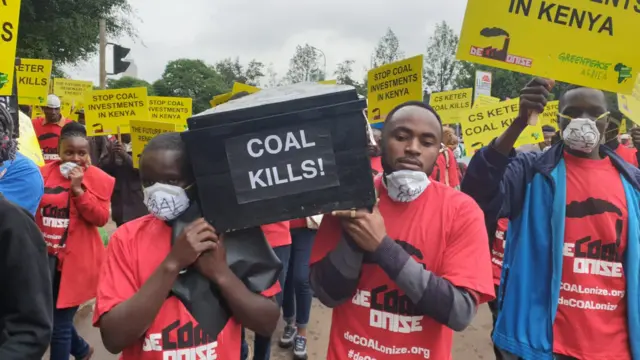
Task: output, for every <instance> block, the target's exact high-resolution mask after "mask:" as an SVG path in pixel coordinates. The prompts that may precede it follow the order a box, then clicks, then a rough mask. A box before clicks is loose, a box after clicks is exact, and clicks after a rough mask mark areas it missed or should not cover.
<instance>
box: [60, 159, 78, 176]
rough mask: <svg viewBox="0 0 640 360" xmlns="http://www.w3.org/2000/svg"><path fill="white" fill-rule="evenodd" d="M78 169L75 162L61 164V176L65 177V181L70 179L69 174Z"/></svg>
mask: <svg viewBox="0 0 640 360" xmlns="http://www.w3.org/2000/svg"><path fill="white" fill-rule="evenodd" d="M76 167H78V164H76V163H74V162H65V163H62V164H60V174H62V176H64V178H65V179H68V178H69V173H70V172H71V170H73V169H75V168H76Z"/></svg>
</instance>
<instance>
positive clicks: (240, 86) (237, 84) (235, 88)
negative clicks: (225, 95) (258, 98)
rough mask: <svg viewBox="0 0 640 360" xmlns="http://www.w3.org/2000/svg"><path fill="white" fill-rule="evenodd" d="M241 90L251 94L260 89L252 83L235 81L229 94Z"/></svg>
mask: <svg viewBox="0 0 640 360" xmlns="http://www.w3.org/2000/svg"><path fill="white" fill-rule="evenodd" d="M243 91H244V92H248V93H249V94H253V93H256V92H258V91H260V88H258V87H255V86H252V85H247V84H243V83H240V82H237V81H236V82H234V83H233V88H232V89H231V95H235V94H237V93H240V92H243Z"/></svg>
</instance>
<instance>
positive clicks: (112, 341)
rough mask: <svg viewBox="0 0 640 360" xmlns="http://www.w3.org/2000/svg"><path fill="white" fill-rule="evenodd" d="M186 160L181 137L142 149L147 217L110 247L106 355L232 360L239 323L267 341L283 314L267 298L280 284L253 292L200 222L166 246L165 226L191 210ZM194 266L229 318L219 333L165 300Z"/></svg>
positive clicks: (102, 288)
mask: <svg viewBox="0 0 640 360" xmlns="http://www.w3.org/2000/svg"><path fill="white" fill-rule="evenodd" d="M186 156H187V155H186V148H185V146H184V144H183V143H182V141H181V139H180V134H178V133H165V134H160V135H158V136H156V137H155V138H153V139H152V140H151V141H150V142H149V144H147V146H146V148H145V150H144V152H143V155H142V157H141V162H140V176H141V180H142V183H143V186H144V192H145V199H146V201H145V203H146V205H147V207H148V208H149V212H150V213H151V214H150V215H147V216H143V217H141V218H138V219H136V220H133V221H131V222H128V223H126V224H124V225H123V226H121V227H119V228H118V230H116V232H115V233H114V234H113V236H112V237H111V241H110V242H109V247H108V250H107V258H106V260H105V263H104V264H103V267H102V270H101V273H100V280H99V284H98V294H97V297H96V309H95V314H94V323H95V324H96V326H99V327H100V332H101V334H102V340H103V342H104V345H105V347H106V348H107V350H109V351H110V352H111V353H113V354H117V353H122V356H121V360H166V359H187V358H188V359H218V360H227V359H233V360H236V359H239V358H240V344H241V341H240V333H241V329H242V326H245V327H247V328H249V329H251V330H253V331H254V332H256V333H258V334H262V335H264V336H268V335H270V334H271V333H272V332H273V330H274V328H275V327H276V325H277V322H278V318H279V317H280V312H279V310H278V306H277V305H276V303H275V301H274V300H273V299H272V297H273V296H274V295H276V294H277V293H278V292H279V291H280V287H279V285H278V284H277V283H276V284H274V285H273V286H272V287H271V288H270V289H267V290H266V291H265V292H263V293H262V294H255V293H253V292H251V291H250V290H249V289H248V288H247V287H246V286H245V285H244V283H243V282H242V281H241V280H240V279H239V278H238V277H237V276H236V275H235V274H234V273H233V272H232V271H231V269H230V268H229V266H228V264H227V261H226V254H225V249H224V240H223V237H222V236H221V235H218V234H217V233H216V231H215V229H214V228H213V227H212V226H211V225H210V224H208V223H207V222H206V221H205V220H204V219H198V220H196V221H194V222H193V223H191V224H189V225H187V227H185V229H184V230H183V231H182V233H181V234H180V235H179V236H178V238H177V239H176V241H175V243H174V244H173V245H172V244H171V232H172V230H171V229H172V228H171V226H170V225H169V224H168V223H167V222H168V221H171V220H174V219H175V218H177V217H178V216H179V215H180V214H181V213H182V212H184V211H185V210H186V209H187V208H188V207H189V204H190V199H189V195H188V194H187V191H186V190H185V189H189V188H190V187H191V185H192V184H193V183H194V181H195V180H194V177H193V174H192V173H191V170H190V168H191V167H190V165H188V162H187V158H186ZM159 204H161V205H159ZM191 265H193V267H194V268H195V269H196V271H198V272H200V273H201V274H202V275H203V276H204V277H206V278H207V279H208V280H209V281H211V282H212V283H214V284H215V285H217V287H218V289H219V290H220V294H221V296H222V297H223V298H224V299H225V300H226V304H227V305H228V307H229V309H230V312H231V314H232V316H231V318H230V319H229V320H228V321H227V323H226V325H225V327H224V328H223V330H222V331H221V332H220V333H219V334H217V335H213V336H212V335H210V334H208V333H206V331H204V330H203V328H202V327H200V326H199V325H198V322H197V321H196V320H195V318H194V317H193V316H192V314H191V313H190V312H189V311H188V310H187V309H186V308H185V306H184V305H183V304H182V302H181V301H180V300H178V298H176V297H175V296H170V291H171V289H172V287H173V285H174V283H175V281H176V279H177V278H178V276H179V274H180V273H181V272H182V270H183V269H186V268H189V267H191ZM187 271H193V270H192V268H190V269H188V270H187Z"/></svg>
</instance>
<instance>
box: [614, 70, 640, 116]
mask: <svg viewBox="0 0 640 360" xmlns="http://www.w3.org/2000/svg"><path fill="white" fill-rule="evenodd" d="M618 108H619V109H620V112H622V113H623V114H624V116H626V117H628V118H629V120H631V121H633V122H634V123H635V124H636V125H640V77H638V79H637V81H636V85H635V87H634V88H633V91H632V92H631V95H625V94H620V93H618Z"/></svg>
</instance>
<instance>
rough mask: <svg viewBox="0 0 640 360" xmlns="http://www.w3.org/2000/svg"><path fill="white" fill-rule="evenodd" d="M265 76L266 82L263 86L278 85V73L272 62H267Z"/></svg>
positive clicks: (271, 86)
mask: <svg viewBox="0 0 640 360" xmlns="http://www.w3.org/2000/svg"><path fill="white" fill-rule="evenodd" d="M265 77H266V83H265V84H264V87H267V88H273V87H277V86H278V85H280V81H279V80H278V73H277V72H276V71H275V70H274V69H273V64H269V66H267V74H266V75H265Z"/></svg>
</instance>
